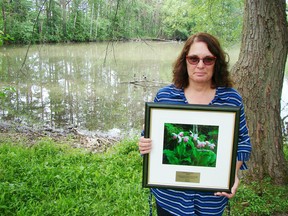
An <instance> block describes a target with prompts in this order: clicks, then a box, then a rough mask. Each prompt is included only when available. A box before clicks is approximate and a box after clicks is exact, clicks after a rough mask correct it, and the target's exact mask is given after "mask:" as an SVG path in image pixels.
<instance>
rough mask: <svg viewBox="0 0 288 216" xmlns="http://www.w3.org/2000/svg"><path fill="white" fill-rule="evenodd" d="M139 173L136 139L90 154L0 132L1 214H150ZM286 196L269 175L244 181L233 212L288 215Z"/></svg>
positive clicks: (48, 140) (140, 163) (232, 201)
mask: <svg viewBox="0 0 288 216" xmlns="http://www.w3.org/2000/svg"><path fill="white" fill-rule="evenodd" d="M14 137H15V136H14ZM67 142H68V141H67ZM29 146H30V147H29ZM286 156H287V154H286ZM141 173H142V158H141V156H140V155H139V152H138V149H137V145H136V140H130V141H129V140H123V141H121V142H120V143H118V144H116V145H115V146H114V147H112V148H111V149H110V150H109V151H108V152H106V153H103V154H91V153H89V152H87V151H84V150H80V149H73V148H72V147H70V146H69V145H65V144H59V143H55V142H54V141H51V140H50V139H47V138H45V139H42V140H39V141H37V142H36V144H34V145H33V146H31V143H30V142H29V141H27V140H26V139H23V138H20V139H18V141H16V140H15V139H14V140H13V141H12V140H11V139H8V138H5V137H3V134H1V139H0V191H1V195H0V215H136V216H137V215H139V216H140V215H147V214H148V212H149V206H148V202H147V199H148V193H149V191H148V190H147V189H143V188H142V187H141V179H142V176H141V175H142V174H141ZM287 197H288V188H287V185H286V186H276V185H273V184H272V183H271V181H270V180H268V179H266V180H265V181H263V182H250V183H248V184H245V183H242V184H240V188H239V190H238V192H237V195H236V196H235V197H234V198H233V199H232V200H231V201H230V202H231V215H239V216H241V215H244V216H245V215H255V216H257V215H259V216H260V215H261V216H262V215H275V214H276V213H279V214H281V213H282V214H285V213H287V212H288V202H287ZM154 213H155V209H154Z"/></svg>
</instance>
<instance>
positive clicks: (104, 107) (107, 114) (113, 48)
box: [0, 41, 288, 136]
mask: <svg viewBox="0 0 288 216" xmlns="http://www.w3.org/2000/svg"><path fill="white" fill-rule="evenodd" d="M182 46H183V44H182V43H177V42H143V41H139V42H126V43H125V42H121V43H82V44H52V45H33V46H31V47H28V46H21V47H19V46H15V47H1V48H0V49H1V53H0V54H1V55H0V56H1V58H0V61H1V64H0V65H1V66H2V69H1V71H0V73H1V84H2V85H5V86H7V85H8V86H11V85H13V86H15V88H16V89H17V91H16V93H15V94H13V95H11V97H9V98H8V100H7V101H6V103H5V104H4V107H1V108H0V111H1V113H0V118H1V121H8V120H12V121H18V122H21V123H22V124H25V125H28V126H32V127H41V126H45V127H48V128H71V127H77V128H78V130H82V131H83V132H85V133H92V132H93V133H94V132H97V133H105V134H108V135H113V136H114V135H116V136H118V135H121V134H123V135H135V134H139V131H141V129H142V125H143V123H144V105H145V102H146V101H152V100H153V98H154V95H155V93H156V91H157V90H158V89H159V88H160V87H162V86H164V85H167V84H168V83H170V80H171V65H172V63H173V61H174V60H175V58H176V57H177V56H178V54H179V52H180V50H181V48H182ZM231 50H233V51H231V52H229V51H228V53H229V54H230V56H231V59H232V61H231V62H232V64H233V62H235V61H236V59H237V55H238V51H237V50H239V49H236V51H235V49H231ZM286 70H287V68H286ZM287 88H288V77H287V73H286V78H285V80H284V88H283V95H282V104H283V109H284V111H283V112H282V113H285V112H286V113H287V110H288V109H287V106H286V107H285V105H286V104H287V103H288V95H287V92H288V91H287Z"/></svg>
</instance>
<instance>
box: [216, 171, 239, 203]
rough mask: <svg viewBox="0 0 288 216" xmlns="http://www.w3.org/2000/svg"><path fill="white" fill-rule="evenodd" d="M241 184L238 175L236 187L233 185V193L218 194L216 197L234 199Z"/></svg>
mask: <svg viewBox="0 0 288 216" xmlns="http://www.w3.org/2000/svg"><path fill="white" fill-rule="evenodd" d="M239 184H240V180H239V178H238V176H237V175H236V176H235V182H234V185H233V187H232V188H231V193H226V192H216V193H215V194H214V195H215V196H225V197H227V198H228V199H231V198H232V197H234V196H235V194H236V192H237V189H238V186H239Z"/></svg>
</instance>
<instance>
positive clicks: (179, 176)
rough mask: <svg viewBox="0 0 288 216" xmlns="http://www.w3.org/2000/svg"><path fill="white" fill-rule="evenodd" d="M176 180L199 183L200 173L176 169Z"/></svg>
mask: <svg viewBox="0 0 288 216" xmlns="http://www.w3.org/2000/svg"><path fill="white" fill-rule="evenodd" d="M176 182H191V183H200V173H193V172H179V171H176Z"/></svg>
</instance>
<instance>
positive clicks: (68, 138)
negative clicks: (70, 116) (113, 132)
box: [0, 122, 121, 153]
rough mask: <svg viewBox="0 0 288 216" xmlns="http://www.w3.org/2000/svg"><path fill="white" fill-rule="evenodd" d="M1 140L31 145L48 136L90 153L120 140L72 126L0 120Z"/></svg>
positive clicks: (102, 150)
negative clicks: (39, 124)
mask: <svg viewBox="0 0 288 216" xmlns="http://www.w3.org/2000/svg"><path fill="white" fill-rule="evenodd" d="M0 137H1V140H3V139H4V138H9V139H10V140H15V141H18V142H19V141H22V142H23V143H25V144H26V145H27V146H33V145H34V144H35V143H36V142H37V141H39V140H40V139H42V138H45V137H47V138H50V139H52V140H53V141H55V142H58V143H67V144H69V145H71V146H72V147H73V148H83V149H86V150H88V151H89V152H91V153H102V152H106V151H107V149H108V148H110V147H111V146H113V145H115V144H116V143H118V142H119V141H120V140H121V137H113V136H110V137H109V136H108V135H104V134H103V135H99V134H89V135H87V134H85V133H83V132H81V131H80V130H78V129H77V128H74V127H68V128H66V129H56V128H49V127H37V128H33V127H31V126H30V127H29V126H26V125H21V124H19V123H16V122H0Z"/></svg>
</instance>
